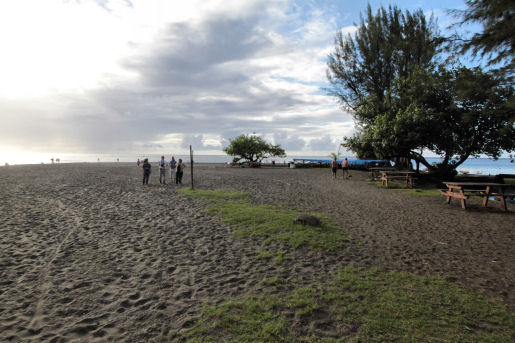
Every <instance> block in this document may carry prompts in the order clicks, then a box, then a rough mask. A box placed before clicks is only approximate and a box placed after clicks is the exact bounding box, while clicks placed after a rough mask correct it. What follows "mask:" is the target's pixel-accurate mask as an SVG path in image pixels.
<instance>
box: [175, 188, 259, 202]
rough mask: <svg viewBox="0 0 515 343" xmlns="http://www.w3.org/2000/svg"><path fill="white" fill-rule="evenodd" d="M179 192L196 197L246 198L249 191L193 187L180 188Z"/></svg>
mask: <svg viewBox="0 0 515 343" xmlns="http://www.w3.org/2000/svg"><path fill="white" fill-rule="evenodd" d="M178 192H179V194H180V195H183V196H190V197H195V198H202V197H209V198H218V199H239V198H244V197H246V196H247V195H249V193H245V192H229V191H228V190H225V189H214V190H208V189H191V188H181V189H179V191H178Z"/></svg>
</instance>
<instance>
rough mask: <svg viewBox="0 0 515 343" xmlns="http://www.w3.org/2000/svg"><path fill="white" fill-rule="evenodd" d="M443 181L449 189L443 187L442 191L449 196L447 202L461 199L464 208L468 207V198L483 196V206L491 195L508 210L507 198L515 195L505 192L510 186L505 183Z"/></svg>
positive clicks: (502, 207)
mask: <svg viewBox="0 0 515 343" xmlns="http://www.w3.org/2000/svg"><path fill="white" fill-rule="evenodd" d="M443 183H444V184H445V186H446V187H447V189H442V190H440V191H441V193H442V195H444V196H446V197H447V203H448V204H450V203H451V199H452V198H456V199H460V201H461V208H463V209H467V203H466V200H467V199H468V198H469V197H471V196H480V197H482V198H483V207H486V206H487V205H488V199H489V198H490V197H496V198H499V200H500V201H501V209H502V210H503V211H508V208H507V207H506V198H511V197H513V196H515V194H506V193H504V189H505V188H507V187H509V186H510V185H509V184H505V183H493V182H454V181H445V182H443ZM494 190H495V191H494Z"/></svg>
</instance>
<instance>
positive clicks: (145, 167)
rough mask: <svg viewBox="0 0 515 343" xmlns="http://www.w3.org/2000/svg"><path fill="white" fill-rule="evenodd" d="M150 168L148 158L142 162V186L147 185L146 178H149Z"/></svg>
mask: <svg viewBox="0 0 515 343" xmlns="http://www.w3.org/2000/svg"><path fill="white" fill-rule="evenodd" d="M151 169H152V166H151V165H150V163H148V158H145V160H144V161H143V184H144V185H148V178H149V177H150V173H151Z"/></svg>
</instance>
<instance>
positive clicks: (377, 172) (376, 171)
mask: <svg viewBox="0 0 515 343" xmlns="http://www.w3.org/2000/svg"><path fill="white" fill-rule="evenodd" d="M394 170H397V168H395V167H370V168H368V171H369V173H370V178H371V179H372V180H380V179H381V171H394Z"/></svg>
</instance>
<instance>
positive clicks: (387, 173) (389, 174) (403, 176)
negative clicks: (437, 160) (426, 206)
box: [380, 170, 416, 188]
mask: <svg viewBox="0 0 515 343" xmlns="http://www.w3.org/2000/svg"><path fill="white" fill-rule="evenodd" d="M380 173H381V184H383V185H386V187H388V181H392V180H405V181H406V185H408V186H409V187H410V188H413V180H414V178H413V174H416V172H414V171H411V170H381V171H380Z"/></svg>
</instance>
